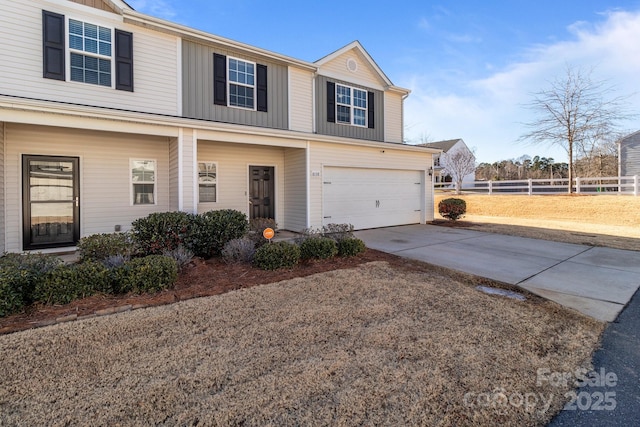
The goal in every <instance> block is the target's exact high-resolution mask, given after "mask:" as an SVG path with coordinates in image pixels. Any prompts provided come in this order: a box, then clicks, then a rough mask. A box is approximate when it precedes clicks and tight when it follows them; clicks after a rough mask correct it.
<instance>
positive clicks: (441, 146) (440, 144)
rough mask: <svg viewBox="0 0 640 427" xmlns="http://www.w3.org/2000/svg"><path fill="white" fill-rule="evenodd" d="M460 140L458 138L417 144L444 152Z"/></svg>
mask: <svg viewBox="0 0 640 427" xmlns="http://www.w3.org/2000/svg"><path fill="white" fill-rule="evenodd" d="M460 141H462V139H461V138H458V139H448V140H446V141H436V142H429V143H426V144H419V145H420V146H421V147H427V148H434V149H436V150H442V151H443V152H445V153H446V152H447V151H449V150H451V149H452V148H453V147H454V146H455V145H456V144H457V143H458V142H460ZM463 143H464V142H463ZM465 145H466V144H465Z"/></svg>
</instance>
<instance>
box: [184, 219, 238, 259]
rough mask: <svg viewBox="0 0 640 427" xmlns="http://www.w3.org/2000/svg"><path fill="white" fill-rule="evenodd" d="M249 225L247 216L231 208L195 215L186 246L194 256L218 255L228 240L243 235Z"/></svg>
mask: <svg viewBox="0 0 640 427" xmlns="http://www.w3.org/2000/svg"><path fill="white" fill-rule="evenodd" d="M248 227H249V223H248V222H247V216H246V215H245V214H244V213H242V212H239V211H236V210H233V209H221V210H217V211H209V212H205V213H203V214H200V215H197V216H196V218H195V224H194V230H193V233H192V235H191V238H190V239H189V242H188V245H187V247H188V248H189V249H191V250H192V251H193V253H194V254H195V255H196V256H200V257H203V258H209V257H211V256H213V255H220V253H221V252H222V249H223V248H224V245H226V244H227V242H229V241H230V240H233V239H239V238H240V237H242V236H244V235H245V233H246V232H247V229H248Z"/></svg>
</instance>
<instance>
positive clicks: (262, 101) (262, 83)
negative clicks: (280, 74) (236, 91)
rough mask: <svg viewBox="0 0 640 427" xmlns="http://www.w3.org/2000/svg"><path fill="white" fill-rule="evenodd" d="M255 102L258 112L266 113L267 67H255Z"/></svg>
mask: <svg viewBox="0 0 640 427" xmlns="http://www.w3.org/2000/svg"><path fill="white" fill-rule="evenodd" d="M256 68H257V73H258V76H257V79H256V80H257V91H258V94H257V101H258V105H257V108H258V111H265V112H266V111H267V66H266V65H260V64H258V65H257V67H256Z"/></svg>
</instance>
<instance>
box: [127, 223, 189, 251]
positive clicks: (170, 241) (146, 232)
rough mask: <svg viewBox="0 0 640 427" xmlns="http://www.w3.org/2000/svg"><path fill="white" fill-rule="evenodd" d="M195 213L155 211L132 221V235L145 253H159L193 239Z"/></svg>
mask: <svg viewBox="0 0 640 427" xmlns="http://www.w3.org/2000/svg"><path fill="white" fill-rule="evenodd" d="M193 223H194V215H192V214H189V213H186V212H155V213H152V214H150V215H148V216H147V217H145V218H138V219H136V220H135V221H133V223H132V228H131V236H132V238H133V241H134V242H135V243H136V244H137V245H138V247H139V248H140V250H141V252H142V253H143V254H144V255H159V254H161V253H162V251H165V250H172V249H175V248H177V247H178V246H180V245H184V244H185V242H187V241H189V240H191V233H192V229H193Z"/></svg>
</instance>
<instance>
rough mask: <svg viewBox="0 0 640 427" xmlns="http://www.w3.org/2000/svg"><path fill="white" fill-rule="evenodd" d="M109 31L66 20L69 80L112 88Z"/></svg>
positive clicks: (108, 29)
mask: <svg viewBox="0 0 640 427" xmlns="http://www.w3.org/2000/svg"><path fill="white" fill-rule="evenodd" d="M111 40H112V34H111V29H110V28H106V27H101V26H99V25H94V24H89V23H87V22H82V21H76V20H75V19H69V59H70V61H71V76H70V78H71V80H72V81H74V82H83V83H90V84H95V85H100V86H108V87H111V52H112V42H111Z"/></svg>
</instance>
